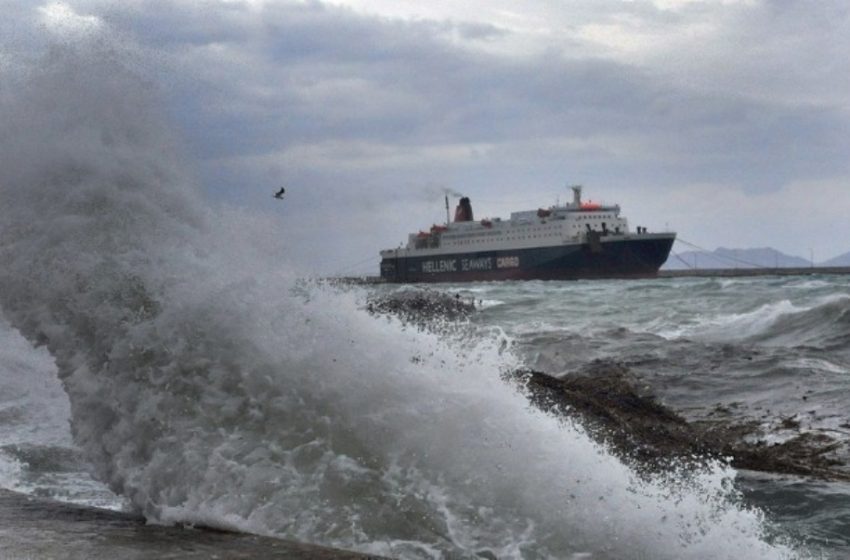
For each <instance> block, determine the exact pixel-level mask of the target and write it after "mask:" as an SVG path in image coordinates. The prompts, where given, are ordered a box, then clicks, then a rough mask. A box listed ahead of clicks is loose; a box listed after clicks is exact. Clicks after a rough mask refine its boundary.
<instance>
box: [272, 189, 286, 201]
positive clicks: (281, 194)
mask: <svg viewBox="0 0 850 560" xmlns="http://www.w3.org/2000/svg"><path fill="white" fill-rule="evenodd" d="M285 192H286V189H285V188H283V187H280V190H279V191H277V192H276V193H274V197H275V198H279V199H281V200H283V193H285Z"/></svg>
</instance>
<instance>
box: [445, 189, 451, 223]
mask: <svg viewBox="0 0 850 560" xmlns="http://www.w3.org/2000/svg"><path fill="white" fill-rule="evenodd" d="M450 220H451V217H450V216H449V195H446V226H448V225H449V221H450Z"/></svg>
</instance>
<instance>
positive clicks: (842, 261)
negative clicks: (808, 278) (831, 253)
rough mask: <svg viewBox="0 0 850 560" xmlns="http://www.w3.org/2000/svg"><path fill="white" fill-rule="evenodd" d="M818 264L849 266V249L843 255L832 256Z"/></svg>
mask: <svg viewBox="0 0 850 560" xmlns="http://www.w3.org/2000/svg"><path fill="white" fill-rule="evenodd" d="M818 266H850V251H849V252H847V253H844V254H843V255H838V256H837V257H833V258H831V259H829V260H828V261H824V262H822V263H818Z"/></svg>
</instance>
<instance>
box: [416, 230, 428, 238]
mask: <svg viewBox="0 0 850 560" xmlns="http://www.w3.org/2000/svg"><path fill="white" fill-rule="evenodd" d="M430 235H431V234H430V233H428V232H427V231H420V232H419V233H417V234H416V237H418V238H419V239H425V238H426V237H430Z"/></svg>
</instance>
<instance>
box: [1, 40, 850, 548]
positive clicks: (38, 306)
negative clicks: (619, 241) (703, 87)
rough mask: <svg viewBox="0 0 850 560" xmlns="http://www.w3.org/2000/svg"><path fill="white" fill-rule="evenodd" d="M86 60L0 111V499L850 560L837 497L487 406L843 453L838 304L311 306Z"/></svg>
mask: <svg viewBox="0 0 850 560" xmlns="http://www.w3.org/2000/svg"><path fill="white" fill-rule="evenodd" d="M103 51H104V46H103V42H96V44H91V45H83V46H80V45H75V44H67V45H63V48H62V49H58V50H54V51H51V52H50V54H49V56H47V57H46V58H45V59H43V60H40V61H39V62H38V64H34V65H32V66H30V67H27V68H26V71H25V72H22V73H20V74H16V75H15V79H14V81H13V85H14V87H13V88H7V89H6V90H4V91H3V96H2V97H0V103H2V106H0V108H2V111H0V143H2V147H3V149H2V150H0V200H2V204H0V263H2V265H0V487H2V488H5V489H7V490H12V491H14V492H18V493H23V494H27V495H32V496H38V497H45V498H52V499H56V500H62V501H67V502H73V503H77V504H83V505H85V506H86V507H92V508H93V507H98V508H111V509H114V510H122V511H129V512H133V513H134V514H138V515H141V516H144V518H146V519H147V520H148V521H149V522H150V523H156V524H175V523H179V524H190V525H191V524H194V525H201V526H207V527H215V528H221V529H227V530H230V531H237V532H244V533H251V534H258V535H266V536H273V537H281V538H287V539H293V540H297V541H302V542H306V543H317V544H321V545H327V546H333V547H339V548H343V549H348V550H355V551H361V552H364V553H370V554H376V555H383V556H388V557H394V558H412V559H428V558H500V559H513V558H517V559H518V558H525V559H544V558H547V559H548V558H557V559H562V558H563V559H602V560H616V559H635V560H638V559H652V560H664V559H670V560H682V559H740V558H747V559H789V558H846V557H848V556H850V486H848V484H847V483H839V482H828V481H822V480H814V479H807V478H800V477H793V476H783V475H778V474H771V473H753V472H745V471H740V470H736V469H734V468H732V467H731V466H729V465H728V464H727V463H726V462H725V461H723V460H722V459H719V460H716V461H713V462H710V463H708V464H706V465H704V466H702V467H699V468H696V467H690V466H688V465H685V464H683V465H682V466H681V468H674V469H670V470H667V471H665V472H663V473H658V474H657V475H652V476H647V475H646V474H645V473H644V474H639V473H636V472H635V471H634V469H633V467H631V466H629V465H627V464H626V463H624V462H623V461H622V460H621V459H619V458H618V456H617V454H615V453H614V452H612V450H610V449H608V448H607V447H606V446H605V445H604V444H602V443H599V442H598V441H596V440H595V439H594V438H593V437H591V435H590V434H589V433H588V431H587V429H586V428H585V426H583V425H582V422H581V421H580V420H575V419H569V418H564V417H558V416H555V415H553V414H550V413H547V412H544V411H541V410H539V409H537V408H535V407H534V406H532V405H531V404H530V403H529V400H528V398H527V397H526V395H525V394H524V392H523V390H522V389H521V387H518V386H517V385H516V384H512V383H506V382H505V381H504V378H505V373H506V372H511V371H516V370H517V369H521V368H533V369H536V370H540V371H544V372H547V373H549V374H551V375H570V374H572V373H574V372H576V371H581V370H582V369H583V368H585V367H586V366H587V365H588V364H594V363H606V362H607V363H611V364H614V363H616V364H620V365H622V366H623V367H626V368H628V369H629V370H630V371H631V373H632V374H633V375H634V376H635V377H636V378H637V379H639V380H641V382H642V384H644V385H645V386H646V388H647V390H648V391H651V392H652V393H653V394H654V395H656V396H657V398H658V399H659V400H660V402H663V403H664V404H665V405H667V406H669V407H671V408H672V409H674V410H676V411H678V412H680V413H681V414H683V415H685V416H691V417H698V416H700V415H704V414H707V413H708V411H710V410H712V409H716V408H717V407H718V406H722V407H724V408H726V409H731V410H734V411H735V414H736V415H739V416H740V417H741V418H744V417H751V418H757V419H760V420H761V421H762V422H764V424H765V427H766V429H767V430H768V432H769V433H770V434H772V435H771V436H770V437H775V438H781V437H782V433H781V431H780V430H774V429H770V428H771V426H773V424H774V423H777V424H778V423H780V422H782V421H783V419H787V418H789V417H791V418H794V419H796V421H797V422H799V424H800V426H801V427H800V429H803V430H810V431H817V432H821V433H827V432H828V433H830V434H833V435H834V436H835V437H836V438H844V439H846V435H847V431H848V428H847V418H848V413H850V410H848V407H850V405H848V403H849V402H850V399H848V392H850V378H848V368H850V353H849V352H850V346H848V341H850V338H848V337H850V283H848V282H850V279H848V277H845V276H818V275H811V276H801V277H785V278H766V277H760V278H738V279H712V278H691V279H656V280H634V281H614V280H612V281H575V282H504V283H480V284H458V285H438V286H433V289H435V290H439V291H444V292H446V293H448V294H451V295H460V297H462V298H468V299H469V301H474V302H475V305H476V311H475V312H474V313H472V314H471V315H470V316H468V317H465V318H454V319H450V320H448V319H446V320H443V319H439V318H438V319H436V320H433V321H432V320H429V321H425V322H424V323H423V322H420V321H410V320H405V319H403V318H400V317H397V316H394V315H392V314H376V313H370V312H369V310H368V304H367V302H368V299H369V298H370V297H374V296H376V295H377V296H380V295H382V294H386V293H387V292H388V291H392V290H396V289H400V287H394V286H350V285H342V286H341V285H336V284H333V283H328V282H324V281H321V280H319V279H311V277H310V275H305V274H303V273H302V272H300V269H298V268H297V267H295V266H293V265H291V264H289V260H288V256H287V248H286V246H285V243H283V242H282V241H281V239H284V238H285V236H281V235H280V225H279V224H277V223H276V222H275V220H273V219H270V218H268V217H267V216H265V215H264V214H262V213H259V212H251V211H249V210H246V209H232V208H228V207H223V206H222V205H216V204H212V203H210V202H209V200H208V198H209V197H208V196H207V195H205V194H204V191H203V189H202V187H201V186H200V185H199V184H198V181H197V179H196V178H195V177H194V176H193V174H192V173H191V172H190V171H189V169H191V162H189V163H187V161H186V156H185V155H181V154H183V153H184V152H183V151H182V150H180V149H175V146H178V145H179V142H178V141H177V140H176V139H175V138H176V135H175V134H174V133H173V132H172V127H171V126H170V125H169V122H170V121H169V116H168V114H167V112H166V111H164V110H162V109H161V107H160V105H159V104H158V103H157V102H156V96H155V95H153V94H151V92H150V88H149V83H148V82H147V81H145V80H144V79H141V78H140V77H139V75H138V72H139V71H137V70H136V69H134V68H133V67H132V64H130V65H129V66H128V64H127V63H126V61H124V60H123V59H122V57H121V55H120V49H113V48H105V52H103ZM116 53H117V54H116ZM12 70H14V69H12ZM105 107H108V110H104V108H105ZM842 441H844V440H842ZM14 516H15V511H6V512H4V514H3V517H4V519H10V518H11V519H14ZM55 538H59V539H61V537H55ZM25 552H26V551H20V550H19V551H18V553H21V555H22V556H21V557H25V554H24V553H25ZM7 553H8V551H7Z"/></svg>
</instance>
